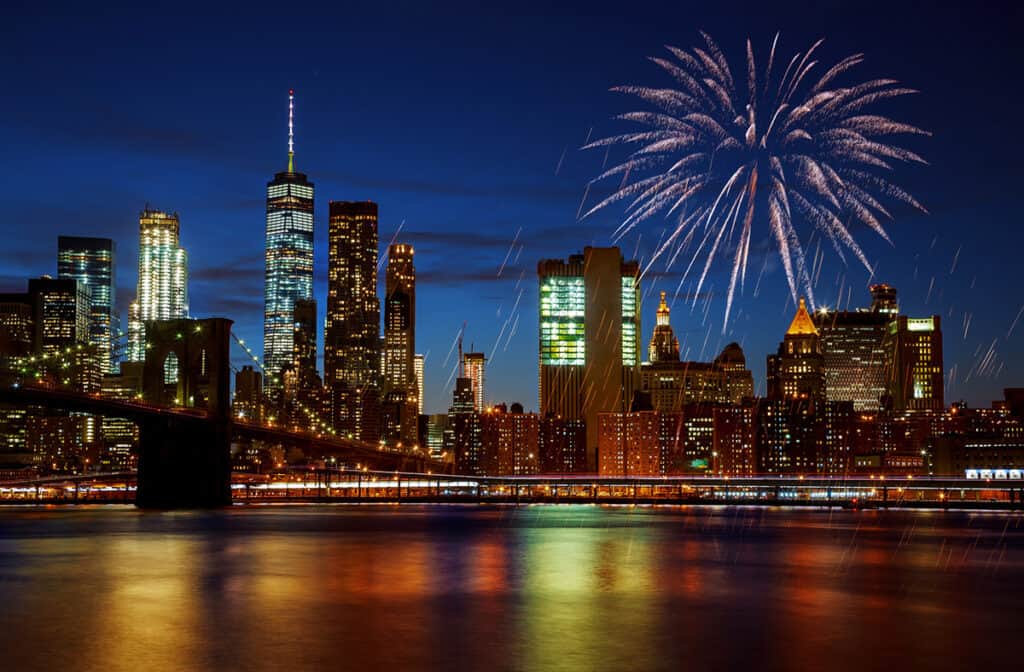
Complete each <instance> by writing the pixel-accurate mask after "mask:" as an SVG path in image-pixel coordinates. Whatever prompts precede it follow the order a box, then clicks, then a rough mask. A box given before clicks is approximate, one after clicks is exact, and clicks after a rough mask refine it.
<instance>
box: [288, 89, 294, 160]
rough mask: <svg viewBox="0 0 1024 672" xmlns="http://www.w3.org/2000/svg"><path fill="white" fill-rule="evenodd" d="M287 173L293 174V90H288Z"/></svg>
mask: <svg viewBox="0 0 1024 672" xmlns="http://www.w3.org/2000/svg"><path fill="white" fill-rule="evenodd" d="M288 172H289V173H294V172H295V89H288Z"/></svg>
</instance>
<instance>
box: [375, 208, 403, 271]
mask: <svg viewBox="0 0 1024 672" xmlns="http://www.w3.org/2000/svg"><path fill="white" fill-rule="evenodd" d="M403 227H405V220H404V219H403V220H402V223H401V224H399V225H398V228H397V229H395V233H394V234H392V236H391V242H390V243H388V245H387V247H385V248H384V250H383V251H382V252H381V253H380V254H378V255H377V273H380V272H381V270H382V269H383V268H384V262H386V261H387V259H388V248H389V247H391V246H392V245H394V244H395V241H396V240H398V234H400V233H401V232H402V228H403Z"/></svg>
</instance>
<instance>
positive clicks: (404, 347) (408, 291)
mask: <svg viewBox="0 0 1024 672" xmlns="http://www.w3.org/2000/svg"><path fill="white" fill-rule="evenodd" d="M414 254H415V252H414V250H413V247H412V245H405V244H402V243H396V244H393V245H389V246H388V265H387V277H386V280H385V295H384V380H385V382H386V383H387V385H388V387H389V388H390V389H399V390H403V391H405V392H407V393H409V396H410V397H412V398H415V397H416V396H417V395H416V368H415V362H414V358H415V353H416V267H415V264H414V260H413V256H414Z"/></svg>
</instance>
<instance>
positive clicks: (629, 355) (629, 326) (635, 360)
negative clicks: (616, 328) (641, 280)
mask: <svg viewBox="0 0 1024 672" xmlns="http://www.w3.org/2000/svg"><path fill="white" fill-rule="evenodd" d="M639 293H640V288H639V286H638V284H637V282H636V280H635V279H634V278H631V277H623V278H622V365H623V366H640V351H639V347H638V344H639V342H640V337H639V331H640V316H639V315H637V304H639V303H640V297H639Z"/></svg>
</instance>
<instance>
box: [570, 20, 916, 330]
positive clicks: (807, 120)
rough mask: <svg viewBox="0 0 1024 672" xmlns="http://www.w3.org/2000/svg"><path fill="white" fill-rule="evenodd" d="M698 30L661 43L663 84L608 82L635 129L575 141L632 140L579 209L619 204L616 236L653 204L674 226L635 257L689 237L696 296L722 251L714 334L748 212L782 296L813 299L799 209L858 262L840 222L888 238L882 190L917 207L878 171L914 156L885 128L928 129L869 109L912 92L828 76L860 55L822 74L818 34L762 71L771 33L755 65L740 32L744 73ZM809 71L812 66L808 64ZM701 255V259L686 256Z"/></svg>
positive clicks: (738, 264)
mask: <svg viewBox="0 0 1024 672" xmlns="http://www.w3.org/2000/svg"><path fill="white" fill-rule="evenodd" d="M701 35H702V37H703V40H704V45H702V47H696V48H693V49H691V50H684V49H678V48H676V47H667V49H668V51H669V55H668V56H667V57H664V58H663V57H654V58H651V61H652V62H654V63H655V64H656V65H658V66H659V67H660V68H662V69H663V70H664V71H666V72H667V73H668V75H669V76H670V77H671V78H672V79H673V80H674V82H675V87H674V88H656V87H646V86H618V87H614V88H613V89H612V90H613V91H616V92H619V93H623V94H627V95H630V96H634V97H636V98H638V99H639V100H640V101H641V102H643V103H644V104H645V107H646V108H647V109H646V110H640V111H634V112H628V113H625V114H622V115H619V117H618V119H620V120H623V121H627V122H632V123H635V124H638V125H639V126H640V128H639V129H637V130H633V131H631V132H628V133H623V134H620V135H613V136H609V137H606V138H602V139H599V140H596V141H593V142H588V143H585V145H584V148H585V149H589V148H599V147H603V148H604V149H605V152H606V153H605V163H607V156H608V155H607V152H608V150H610V148H611V147H613V146H627V147H630V148H631V153H630V154H629V155H628V156H627V157H626V159H625V160H624V161H622V162H621V163H618V164H617V165H614V166H613V167H611V168H607V169H606V168H605V165H602V172H601V174H600V175H598V177H596V178H595V179H594V180H593V181H592V182H591V184H594V183H597V182H601V181H603V180H606V179H608V178H615V177H618V178H619V179H620V183H619V185H618V187H617V188H615V189H614V190H613V191H612V193H611V195H609V196H607V197H605V198H604V199H602V200H600V201H599V202H598V203H597V204H596V205H595V206H593V207H592V208H590V210H588V211H587V212H586V213H585V214H584V215H583V216H584V217H586V216H588V215H590V214H593V213H594V212H597V211H598V210H601V209H603V208H607V207H609V206H611V205H613V204H616V203H622V204H624V205H625V217H624V219H623V220H622V223H621V225H620V227H619V229H618V230H617V231H616V234H615V235H616V236H618V235H620V234H622V233H624V232H627V231H629V230H631V229H632V228H633V227H634V226H636V225H637V224H640V223H642V222H644V221H645V220H648V219H650V218H652V217H654V216H655V215H662V216H664V217H666V218H668V219H669V221H670V222H671V223H672V224H673V226H674V227H675V229H676V230H675V231H674V232H673V234H672V235H670V236H669V237H668V238H667V239H666V240H665V242H664V243H663V244H662V245H660V246H659V247H658V248H657V250H656V251H655V253H654V256H653V258H652V259H650V260H648V262H647V266H648V267H650V265H651V264H653V263H654V262H655V261H656V260H657V259H658V258H660V257H661V256H662V255H665V254H671V255H673V256H674V255H676V254H678V252H679V248H678V247H676V245H675V241H676V239H678V238H683V239H684V241H685V243H686V244H685V245H683V246H682V247H687V248H688V247H689V243H690V242H693V241H699V242H697V247H696V249H695V251H694V253H693V258H692V259H691V260H690V262H689V264H688V266H687V269H686V272H685V273H684V279H685V278H686V277H687V276H688V275H689V273H690V272H691V271H694V272H698V273H699V279H698V281H697V293H698V294H699V293H700V289H701V287H702V286H703V284H704V282H705V280H706V278H707V276H708V273H709V271H710V268H711V265H712V262H713V261H714V260H715V258H716V257H718V256H725V255H729V256H731V265H732V269H731V273H730V279H729V284H728V290H727V292H726V305H725V318H724V322H723V325H722V330H723V332H724V331H725V329H726V326H727V324H728V321H729V314H730V312H731V309H732V303H733V300H734V296H735V291H736V289H737V286H738V287H739V288H740V290H741V291H742V289H743V285H744V282H745V279H746V272H747V262H748V260H749V254H750V245H751V240H752V239H753V235H754V234H753V227H754V224H755V223H757V224H759V225H761V224H762V223H766V224H767V229H768V232H769V233H770V237H771V238H772V239H774V241H775V244H776V246H777V248H778V252H779V257H780V260H781V261H782V266H783V269H784V270H785V273H786V280H787V283H788V285H789V290H790V294H791V295H792V298H793V301H794V302H795V301H796V297H797V293H798V291H804V292H806V294H807V296H808V299H809V300H810V302H811V306H812V307H813V306H814V293H813V289H814V284H815V277H816V275H817V273H816V272H815V268H816V267H818V265H819V264H820V261H819V259H818V256H817V252H816V253H815V256H814V257H812V258H810V259H808V258H807V257H806V255H805V249H807V245H808V244H810V241H807V242H806V243H805V241H802V240H801V237H800V235H799V232H798V230H797V223H798V222H800V221H801V220H802V221H804V222H805V223H806V224H808V225H809V226H810V228H811V229H812V231H816V232H818V233H820V234H821V236H822V239H827V241H828V242H829V243H830V244H831V246H832V248H833V249H834V250H835V252H836V253H837V254H838V256H839V257H840V258H841V259H843V260H844V261H845V253H847V252H848V253H850V254H852V255H853V256H854V257H855V258H856V259H857V260H858V261H859V262H860V263H862V264H863V265H864V267H865V268H867V269H868V271H869V272H870V271H871V270H872V269H871V265H870V263H868V260H867V258H866V256H865V255H864V253H863V251H862V250H861V248H860V246H859V244H858V243H857V242H856V241H855V240H854V238H853V236H852V235H851V233H850V227H851V225H853V224H857V225H865V226H867V227H868V228H870V229H871V230H873V231H874V232H876V233H877V234H878V235H880V236H881V237H882V238H884V239H885V240H887V241H888V240H889V238H888V235H887V234H886V231H885V228H884V227H883V225H882V222H883V221H885V220H891V219H892V215H891V214H890V213H889V211H888V209H887V206H886V205H885V204H884V203H883V201H890V202H897V203H902V204H906V205H909V206H910V207H912V208H916V209H918V210H920V211H922V212H925V209H924V207H923V206H922V205H921V204H920V203H918V202H917V200H915V199H914V197H913V196H911V195H910V194H909V193H907V192H906V191H904V190H903V189H901V188H900V187H899V186H897V185H895V184H893V183H892V182H890V181H889V180H888V179H886V178H884V177H882V176H881V174H884V173H886V172H887V171H891V170H892V169H893V168H894V166H895V164H897V163H922V164H923V163H925V161H924V159H922V158H921V157H920V156H918V155H917V154H915V153H914V152H912V151H910V150H908V149H906V148H904V147H902V146H900V145H898V144H895V143H894V142H892V141H891V138H890V136H909V135H928V133H926V132H925V131H922V130H921V129H918V128H916V127H914V126H911V125H909V124H905V123H901V122H897V121H894V120H892V119H890V118H888V117H884V116H880V115H876V114H870V113H869V112H868V108H870V107H871V106H872V105H874V104H875V103H877V102H879V101H884V100H888V99H891V98H898V97H900V96H905V95H908V94H912V93H916V92H915V91H914V90H913V89H909V88H906V87H902V86H900V85H899V84H898V83H897V82H896V81H895V80H891V79H874V80H869V81H866V82H860V83H856V84H851V85H846V86H839V85H838V81H839V80H841V79H843V78H844V77H845V76H847V75H848V74H849V71H850V70H852V69H853V68H854V67H855V66H857V65H859V64H860V63H861V62H862V61H863V60H864V57H863V55H862V54H855V55H853V56H849V57H847V58H845V59H843V60H841V61H839V62H838V63H836V64H835V65H833V66H832V67H830V68H829V69H827V70H824V71H823V72H822V68H821V67H820V66H819V61H818V60H817V59H816V58H815V51H816V50H817V49H818V47H819V46H820V45H821V41H820V40H819V41H818V42H816V43H815V44H814V45H813V46H811V48H810V49H808V50H807V51H806V52H802V53H797V54H796V55H795V56H793V58H792V59H791V60H790V61H789V66H788V67H787V68H785V70H784V71H782V74H781V76H780V75H779V69H778V68H777V69H775V70H774V71H773V64H774V63H775V62H776V49H777V47H778V35H776V37H775V41H774V42H773V43H772V47H771V50H770V53H769V56H768V65H767V67H766V68H765V69H764V70H763V71H760V70H758V68H757V67H756V65H755V59H754V50H753V46H752V45H751V43H750V41H749V40H748V41H747V54H746V73H745V74H746V77H745V80H746V81H745V82H743V81H737V80H734V78H733V74H732V70H731V69H730V66H729V63H728V61H727V60H726V58H725V56H724V55H723V54H722V52H721V50H720V49H719V48H718V45H717V44H716V43H715V42H714V41H713V40H712V39H711V38H710V37H709V36H708V35H707V34H704V33H701ZM780 63H781V61H780ZM816 69H817V72H818V73H820V74H812V73H813V72H815V70H816ZM584 200H586V196H585V197H584ZM580 210H581V211H582V207H581V209H580ZM695 234H696V235H695ZM890 242H891V241H890ZM700 257H703V263H700V264H697V263H696V261H697V259H698V258H700ZM762 270H763V269H762ZM759 279H760V278H759Z"/></svg>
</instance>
